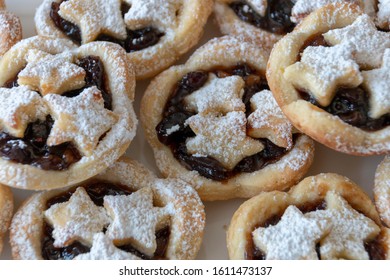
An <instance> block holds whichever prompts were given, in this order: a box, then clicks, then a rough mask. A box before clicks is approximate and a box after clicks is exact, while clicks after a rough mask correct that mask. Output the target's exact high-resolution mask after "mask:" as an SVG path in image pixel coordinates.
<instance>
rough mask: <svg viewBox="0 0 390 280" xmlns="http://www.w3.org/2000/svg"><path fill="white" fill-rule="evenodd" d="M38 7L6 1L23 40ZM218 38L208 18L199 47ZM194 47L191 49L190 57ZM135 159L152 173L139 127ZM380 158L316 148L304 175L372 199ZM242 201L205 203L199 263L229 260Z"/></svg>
mask: <svg viewBox="0 0 390 280" xmlns="http://www.w3.org/2000/svg"><path fill="white" fill-rule="evenodd" d="M40 3H41V0H12V1H11V0H6V4H7V7H8V9H9V10H10V11H12V12H14V13H15V14H16V15H18V16H19V17H20V18H21V20H22V24H23V28H24V29H23V35H24V37H25V38H27V37H30V36H33V35H35V34H36V33H35V28H34V26H35V25H34V22H33V17H34V13H35V9H36V8H37V7H38V5H39V4H40ZM216 36H221V34H220V33H219V31H218V29H217V27H216V25H215V22H214V19H213V18H211V19H210V20H209V22H208V24H207V26H206V30H205V34H204V36H203V38H202V41H201V42H200V43H199V44H198V46H200V45H202V44H204V43H205V42H207V41H208V40H209V39H211V38H212V37H216ZM196 48H197V47H195V48H194V49H192V50H191V51H190V53H192V52H193V51H194V50H195V49H196ZM190 53H189V54H188V55H186V57H185V58H183V59H182V60H181V61H180V62H179V63H178V64H180V63H183V62H184V61H185V59H186V58H187V57H188V56H189V55H190ZM148 84H149V80H147V81H142V82H139V83H138V84H137V89H136V100H135V104H134V106H135V110H136V112H137V115H139V114H138V113H139V104H140V100H141V98H142V95H143V92H144V90H145V88H146V87H147V85H148ZM126 154H127V155H129V156H131V157H132V158H134V159H137V160H139V161H140V162H141V163H143V164H144V165H145V166H147V167H148V168H150V169H151V170H153V171H155V172H156V173H157V172H158V171H157V168H156V165H155V163H154V158H153V153H152V151H151V148H150V147H149V145H148V143H147V142H146V140H145V137H144V134H143V130H142V128H141V127H140V126H139V127H138V131H137V136H136V138H135V140H134V141H133V143H132V144H131V146H130V148H129V150H128V151H127V153H126ZM382 158H383V157H381V156H373V157H355V156H349V155H345V154H341V153H338V152H335V151H333V150H330V149H328V148H326V147H324V146H322V145H321V144H316V153H315V159H314V163H313V165H312V167H311V168H310V171H309V173H308V174H307V175H315V174H318V173H323V172H334V173H339V174H341V175H344V176H347V177H349V178H350V179H352V180H353V181H354V182H356V183H358V184H359V185H360V186H361V187H362V188H364V189H365V190H366V192H367V193H368V194H369V195H370V196H372V187H373V183H374V173H375V169H376V167H377V165H378V163H379V162H380V161H381V160H382ZM13 192H14V196H15V208H17V207H18V206H19V205H20V204H21V202H22V201H23V200H24V199H26V198H27V197H29V196H30V195H31V194H32V193H33V192H31V191H23V190H17V189H15V190H14V191H13ZM243 201H244V200H242V199H235V200H229V201H220V202H206V203H205V206H206V229H205V234H204V239H203V244H202V248H201V250H200V252H199V254H198V259H203V260H224V259H228V254H227V249H226V230H227V227H228V225H229V222H230V219H231V217H232V215H233V213H234V212H235V211H236V210H237V208H238V207H239V205H240V204H241V203H242V202H243ZM5 243H6V244H5V248H4V251H3V254H2V256H1V259H12V257H11V249H10V247H9V245H8V237H7V239H6V240H5Z"/></svg>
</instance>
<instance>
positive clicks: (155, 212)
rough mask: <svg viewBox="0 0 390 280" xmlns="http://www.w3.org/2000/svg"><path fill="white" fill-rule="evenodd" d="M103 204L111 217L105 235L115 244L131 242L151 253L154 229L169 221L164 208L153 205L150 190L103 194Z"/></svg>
mask: <svg viewBox="0 0 390 280" xmlns="http://www.w3.org/2000/svg"><path fill="white" fill-rule="evenodd" d="M104 207H105V208H106V209H107V211H108V214H109V215H110V216H111V218H112V220H113V221H112V223H111V224H110V226H109V227H108V229H107V232H106V234H107V235H108V237H109V238H110V239H112V240H114V244H115V245H125V244H129V243H130V244H131V245H132V246H133V247H134V248H136V249H137V250H139V251H140V252H142V253H144V254H146V255H148V256H153V254H154V252H155V251H156V248H157V243H156V231H157V230H159V229H162V228H163V227H164V226H166V225H168V224H169V213H168V211H167V209H166V208H161V207H154V206H153V191H152V189H150V188H143V189H141V190H139V191H137V192H135V193H132V194H131V195H117V196H105V197H104Z"/></svg>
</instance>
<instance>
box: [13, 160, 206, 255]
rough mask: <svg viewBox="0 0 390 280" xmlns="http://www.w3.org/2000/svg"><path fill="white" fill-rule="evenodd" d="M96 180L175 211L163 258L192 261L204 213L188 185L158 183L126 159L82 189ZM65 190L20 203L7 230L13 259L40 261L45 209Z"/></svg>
mask: <svg viewBox="0 0 390 280" xmlns="http://www.w3.org/2000/svg"><path fill="white" fill-rule="evenodd" d="M97 180H101V181H105V182H110V183H114V184H115V183H116V184H120V185H124V186H128V187H129V188H130V189H131V190H133V191H137V190H139V189H141V188H151V189H152V191H153V199H154V203H155V204H156V205H159V206H164V205H167V204H170V205H172V207H173V210H174V211H175V214H174V215H172V216H171V219H170V232H171V233H170V237H169V241H168V247H167V251H166V255H165V256H166V257H167V258H168V259H195V257H196V255H197V253H198V251H199V249H200V245H201V243H202V238H203V230H204V226H205V213H204V206H203V204H202V202H201V201H200V199H199V196H198V195H197V193H196V192H195V191H194V190H193V188H192V187H191V186H190V185H188V184H186V183H185V182H183V181H181V180H176V179H159V178H157V177H156V176H155V175H154V174H153V173H152V172H151V171H149V170H148V169H146V168H145V167H144V166H143V165H141V164H140V163H138V162H136V161H134V160H131V159H129V158H126V157H122V158H121V159H119V160H118V161H117V162H116V163H115V164H113V165H112V166H111V167H110V168H108V169H107V170H106V171H104V172H103V173H101V174H99V175H97V176H95V177H94V178H92V179H91V180H90V181H86V182H84V183H83V184H82V185H88V182H96V181H97ZM66 190H67V189H59V190H52V191H46V192H41V193H38V194H35V195H33V196H31V197H30V198H28V199H27V200H26V201H24V202H23V204H22V205H21V206H20V208H19V209H18V210H17V212H16V213H15V215H14V217H13V220H12V224H11V230H10V242H11V249H12V256H13V258H14V259H42V254H41V250H42V248H41V238H42V234H43V222H44V217H43V212H44V211H45V210H46V209H45V208H46V206H45V205H46V203H47V201H48V200H49V199H51V198H53V197H55V196H57V195H59V194H61V193H64V192H66Z"/></svg>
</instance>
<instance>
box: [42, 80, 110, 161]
mask: <svg viewBox="0 0 390 280" xmlns="http://www.w3.org/2000/svg"><path fill="white" fill-rule="evenodd" d="M44 99H45V101H46V103H47V106H48V107H49V109H50V111H51V115H52V117H53V119H54V125H53V128H52V130H51V132H50V135H49V138H48V139H47V144H48V145H49V146H54V145H59V144H62V143H65V142H70V141H73V142H74V143H75V144H76V145H77V147H78V148H79V150H80V151H81V152H82V153H83V154H84V155H86V156H89V155H91V154H92V152H93V150H94V149H95V148H96V146H97V145H98V143H99V139H100V137H101V136H102V135H103V134H104V133H105V132H107V131H108V130H109V129H110V128H111V127H112V126H113V125H114V124H115V123H116V121H117V115H116V114H115V113H113V112H112V111H110V110H107V109H105V108H104V100H103V97H102V95H101V92H100V91H99V90H98V89H97V88H96V87H90V88H86V89H84V91H83V92H82V93H80V95H78V96H76V97H73V98H68V97H65V96H61V95H57V94H48V95H46V96H45V97H44Z"/></svg>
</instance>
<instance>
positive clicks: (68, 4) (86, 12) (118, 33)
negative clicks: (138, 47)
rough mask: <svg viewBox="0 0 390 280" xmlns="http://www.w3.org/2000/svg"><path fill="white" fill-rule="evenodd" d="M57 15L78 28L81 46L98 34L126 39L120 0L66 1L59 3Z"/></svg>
mask: <svg viewBox="0 0 390 280" xmlns="http://www.w3.org/2000/svg"><path fill="white" fill-rule="evenodd" d="M59 14H60V16H61V17H62V18H64V19H66V20H67V21H70V22H71V23H73V24H76V25H77V26H78V27H79V28H80V30H81V38H82V43H83V44H86V43H89V42H92V41H94V40H95V39H96V38H97V37H98V36H99V35H100V34H107V35H110V36H112V37H115V38H117V39H120V40H124V39H126V36H127V32H126V26H125V23H124V21H123V18H122V13H121V1H120V0H94V1H90V0H68V1H64V2H62V3H61V5H60V11H59Z"/></svg>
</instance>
